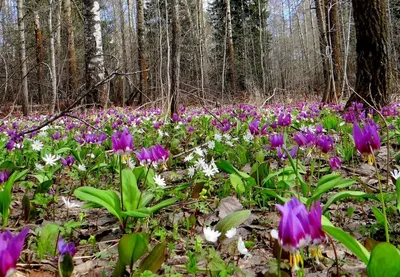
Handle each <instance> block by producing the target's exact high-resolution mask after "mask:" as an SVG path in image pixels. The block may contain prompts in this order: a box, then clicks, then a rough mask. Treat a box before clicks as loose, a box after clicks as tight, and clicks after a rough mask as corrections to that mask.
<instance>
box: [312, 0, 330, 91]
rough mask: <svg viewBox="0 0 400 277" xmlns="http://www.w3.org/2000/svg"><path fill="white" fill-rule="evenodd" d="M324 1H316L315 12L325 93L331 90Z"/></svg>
mask: <svg viewBox="0 0 400 277" xmlns="http://www.w3.org/2000/svg"><path fill="white" fill-rule="evenodd" d="M322 1H324V0H315V11H316V16H317V26H318V34H319V51H320V55H321V59H322V71H323V75H324V82H325V92H324V94H326V91H327V90H329V65H328V61H327V58H326V47H327V45H328V39H327V37H326V30H325V29H326V25H325V15H324V12H323V6H324V5H323V4H322V3H323V2H322Z"/></svg>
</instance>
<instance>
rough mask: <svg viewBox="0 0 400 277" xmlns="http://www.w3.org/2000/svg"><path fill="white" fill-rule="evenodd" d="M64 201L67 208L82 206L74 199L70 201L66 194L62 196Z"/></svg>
mask: <svg viewBox="0 0 400 277" xmlns="http://www.w3.org/2000/svg"><path fill="white" fill-rule="evenodd" d="M61 199H62V201H63V202H64V205H65V207H67V209H73V208H78V207H80V206H79V204H77V203H74V202H72V201H69V198H68V199H67V198H65V197H64V196H63V197H61Z"/></svg>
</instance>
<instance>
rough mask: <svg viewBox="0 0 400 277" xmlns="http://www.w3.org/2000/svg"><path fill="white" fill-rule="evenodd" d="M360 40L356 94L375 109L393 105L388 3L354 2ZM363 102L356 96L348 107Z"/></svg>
mask: <svg viewBox="0 0 400 277" xmlns="http://www.w3.org/2000/svg"><path fill="white" fill-rule="evenodd" d="M352 3H353V16H354V23H355V29H356V38H357V45H356V51H357V80H356V87H355V91H356V92H357V93H358V94H359V95H361V96H362V98H364V99H365V101H367V102H368V103H369V104H371V105H372V106H374V107H375V108H378V109H379V108H381V107H382V106H384V105H386V104H388V103H389V89H390V59H389V54H388V33H389V31H388V19H387V2H386V0H352ZM354 101H360V102H364V101H363V99H360V97H359V96H358V95H357V94H355V93H353V94H352V95H351V97H350V99H349V100H348V102H347V104H346V106H349V105H350V103H351V102H354Z"/></svg>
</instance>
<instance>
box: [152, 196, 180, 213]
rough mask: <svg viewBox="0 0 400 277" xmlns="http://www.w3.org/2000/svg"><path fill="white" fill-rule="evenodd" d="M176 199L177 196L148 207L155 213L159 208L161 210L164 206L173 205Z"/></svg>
mask: <svg viewBox="0 0 400 277" xmlns="http://www.w3.org/2000/svg"><path fill="white" fill-rule="evenodd" d="M176 201H177V199H176V198H169V199H166V200H164V201H161V202H160V203H158V204H156V205H154V206H153V207H149V208H148V209H149V211H150V212H151V213H152V214H153V213H155V212H157V211H158V210H160V209H162V208H165V207H168V206H171V205H172V204H174V203H175V202H176Z"/></svg>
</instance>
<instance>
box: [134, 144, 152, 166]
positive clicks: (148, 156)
mask: <svg viewBox="0 0 400 277" xmlns="http://www.w3.org/2000/svg"><path fill="white" fill-rule="evenodd" d="M136 158H137V159H138V160H139V162H140V164H141V165H150V164H151V163H152V162H153V155H152V153H151V151H150V150H149V149H147V148H144V147H143V148H142V150H140V152H136Z"/></svg>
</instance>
